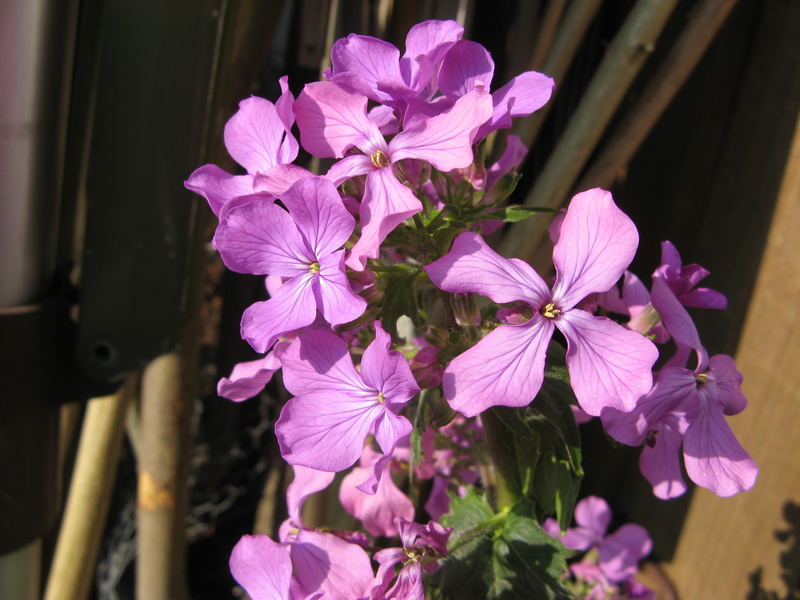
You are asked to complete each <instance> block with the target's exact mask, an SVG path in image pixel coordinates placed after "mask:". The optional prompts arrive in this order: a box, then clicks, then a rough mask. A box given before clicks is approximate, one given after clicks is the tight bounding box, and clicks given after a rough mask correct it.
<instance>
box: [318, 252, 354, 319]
mask: <svg viewBox="0 0 800 600" xmlns="http://www.w3.org/2000/svg"><path fill="white" fill-rule="evenodd" d="M319 265H320V271H319V278H318V279H317V281H316V282H315V284H314V297H315V298H316V300H317V308H318V309H319V311H320V312H321V313H322V315H323V316H324V317H325V320H326V321H327V322H328V323H330V324H331V325H341V324H342V323H349V322H350V321H354V320H356V319H357V318H358V317H360V316H361V315H362V314H364V311H365V310H366V308H367V301H366V300H364V298H362V297H361V296H359V295H358V294H356V293H355V292H353V290H352V288H351V287H350V280H349V279H348V278H347V275H346V274H345V270H344V250H339V251H338V252H334V253H333V254H329V255H327V256H325V257H323V258H321V259H320V261H319Z"/></svg>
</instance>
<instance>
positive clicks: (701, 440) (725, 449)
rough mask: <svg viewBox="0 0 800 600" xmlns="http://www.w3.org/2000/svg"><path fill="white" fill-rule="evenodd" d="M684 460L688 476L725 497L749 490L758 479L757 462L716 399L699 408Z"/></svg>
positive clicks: (704, 403)
mask: <svg viewBox="0 0 800 600" xmlns="http://www.w3.org/2000/svg"><path fill="white" fill-rule="evenodd" d="M683 461H684V464H685V465H686V472H687V474H688V475H689V478H690V479H691V480H692V481H694V482H695V483H696V484H697V485H701V486H703V487H704V488H706V489H709V490H711V491H712V492H714V493H715V494H716V495H717V496H721V497H723V498H725V497H728V496H733V495H734V494H738V493H739V492H744V491H746V490H749V489H750V488H751V487H753V485H754V484H755V482H756V477H757V476H758V465H756V463H755V461H754V460H753V459H752V458H750V455H749V454H748V453H747V452H746V451H745V449H744V448H742V445H741V444H740V443H739V440H737V439H736V436H735V435H734V434H733V432H732V431H731V428H730V426H729V425H728V421H727V420H726V419H725V416H724V415H723V413H722V407H721V406H720V405H719V404H718V403H717V402H713V401H708V400H706V401H703V402H701V403H700V410H699V411H698V413H697V415H696V416H695V417H694V418H693V420H692V424H691V425H690V426H689V429H687V430H686V435H685V437H684V441H683Z"/></svg>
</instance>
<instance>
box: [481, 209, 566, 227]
mask: <svg viewBox="0 0 800 600" xmlns="http://www.w3.org/2000/svg"><path fill="white" fill-rule="evenodd" d="M542 212H555V210H553V209H552V208H547V207H545V206H522V205H520V204H510V205H509V206H505V207H503V208H501V209H499V210H495V211H492V212H490V213H488V214H485V215H483V219H485V220H489V219H492V220H494V219H496V220H500V221H503V222H504V223H517V222H519V221H524V220H525V219H527V218H529V217H532V216H533V215H535V214H537V213H542Z"/></svg>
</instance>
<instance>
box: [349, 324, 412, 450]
mask: <svg viewBox="0 0 800 600" xmlns="http://www.w3.org/2000/svg"><path fill="white" fill-rule="evenodd" d="M374 325H375V340H374V341H373V342H372V343H371V344H370V345H369V346H367V349H366V350H364V356H363V357H362V359H361V377H362V378H363V379H364V383H366V384H367V385H369V386H371V387H373V388H375V389H376V390H378V391H380V392H381V393H382V394H383V395H384V396H385V397H386V402H388V403H389V404H390V405H396V407H397V408H398V409H399V408H402V406H403V405H404V404H405V403H406V402H408V401H409V400H410V399H411V398H412V397H413V396H414V395H415V394H417V393H418V392H419V386H418V385H417V382H416V381H415V380H414V376H413V375H412V374H411V368H410V367H409V366H408V361H407V360H406V357H405V356H403V354H402V353H401V352H398V351H397V350H390V348H391V346H392V337H391V336H390V335H389V334H388V333H386V332H385V331H384V330H383V327H382V326H381V322H380V321H375V323H374ZM384 452H386V450H384Z"/></svg>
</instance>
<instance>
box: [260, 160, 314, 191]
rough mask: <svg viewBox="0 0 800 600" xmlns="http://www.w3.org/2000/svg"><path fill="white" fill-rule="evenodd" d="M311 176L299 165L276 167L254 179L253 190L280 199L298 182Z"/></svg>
mask: <svg viewBox="0 0 800 600" xmlns="http://www.w3.org/2000/svg"><path fill="white" fill-rule="evenodd" d="M311 176H313V173H312V172H311V171H309V170H308V169H304V168H303V167H298V166H297V165H275V166H274V167H272V168H271V169H267V170H266V171H265V172H263V173H258V174H256V175H255V176H254V177H253V189H254V190H255V191H257V192H265V193H267V194H271V195H273V196H275V197H278V198H279V197H281V196H282V195H283V193H284V192H285V191H286V190H288V189H289V188H290V187H292V185H293V184H294V183H295V182H296V181H298V180H300V179H302V178H303V177H311Z"/></svg>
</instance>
